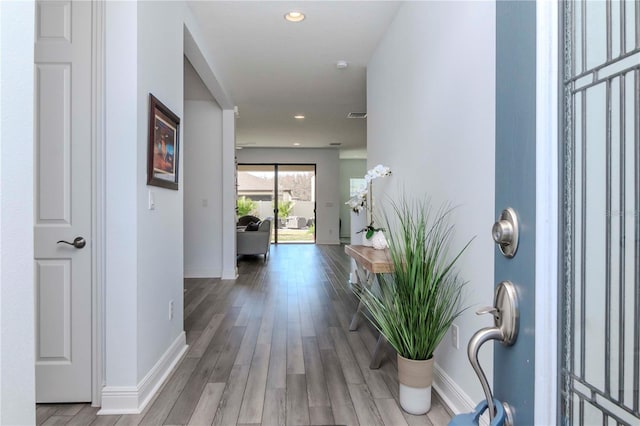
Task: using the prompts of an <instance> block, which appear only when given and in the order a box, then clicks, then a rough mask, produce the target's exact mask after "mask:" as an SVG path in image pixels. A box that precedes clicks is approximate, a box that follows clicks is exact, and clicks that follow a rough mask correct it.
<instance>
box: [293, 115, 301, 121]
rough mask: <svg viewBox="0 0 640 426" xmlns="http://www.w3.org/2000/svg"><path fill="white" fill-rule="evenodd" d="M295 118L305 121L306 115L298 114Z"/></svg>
mask: <svg viewBox="0 0 640 426" xmlns="http://www.w3.org/2000/svg"><path fill="white" fill-rule="evenodd" d="M293 118H295V119H298V120H304V115H302V114H296V115H294V116H293Z"/></svg>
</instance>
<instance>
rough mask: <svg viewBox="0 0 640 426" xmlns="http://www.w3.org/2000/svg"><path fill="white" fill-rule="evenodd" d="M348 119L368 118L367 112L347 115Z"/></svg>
mask: <svg viewBox="0 0 640 426" xmlns="http://www.w3.org/2000/svg"><path fill="white" fill-rule="evenodd" d="M347 118H367V113H366V112H350V113H349V114H347Z"/></svg>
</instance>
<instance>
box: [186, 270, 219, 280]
mask: <svg viewBox="0 0 640 426" xmlns="http://www.w3.org/2000/svg"><path fill="white" fill-rule="evenodd" d="M184 277H185V278H220V277H222V269H219V268H204V269H199V268H193V269H192V268H185V271H184Z"/></svg>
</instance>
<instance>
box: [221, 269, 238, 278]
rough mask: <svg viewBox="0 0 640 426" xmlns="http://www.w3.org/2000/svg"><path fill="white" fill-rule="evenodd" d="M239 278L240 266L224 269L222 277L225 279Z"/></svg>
mask: <svg viewBox="0 0 640 426" xmlns="http://www.w3.org/2000/svg"><path fill="white" fill-rule="evenodd" d="M236 278H238V268H237V267H235V266H234V267H233V268H231V269H223V270H222V279H223V280H235V279H236Z"/></svg>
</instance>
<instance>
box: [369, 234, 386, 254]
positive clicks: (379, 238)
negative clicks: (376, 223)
mask: <svg viewBox="0 0 640 426" xmlns="http://www.w3.org/2000/svg"><path fill="white" fill-rule="evenodd" d="M370 241H371V246H372V247H373V248H374V249H376V250H384V249H386V248H387V247H389V246H388V244H387V239H386V238H385V236H384V233H383V232H382V231H376V232H374V233H373V236H371V239H370Z"/></svg>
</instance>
